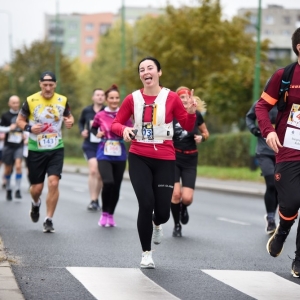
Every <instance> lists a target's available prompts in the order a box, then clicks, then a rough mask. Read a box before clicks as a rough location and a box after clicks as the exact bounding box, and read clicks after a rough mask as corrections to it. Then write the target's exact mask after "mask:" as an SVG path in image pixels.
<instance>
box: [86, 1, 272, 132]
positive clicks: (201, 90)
mask: <svg viewBox="0 0 300 300" xmlns="http://www.w3.org/2000/svg"><path fill="white" fill-rule="evenodd" d="M247 25H248V21H247V20H246V19H244V18H240V17H234V18H233V19H232V20H230V21H228V20H223V18H222V10H221V7H220V1H218V0H199V6H197V7H186V6H183V7H181V8H178V9H177V8H174V7H173V6H167V7H166V10H165V14H163V15H160V16H157V17H153V16H145V17H143V18H141V19H140V20H139V21H138V22H136V23H135V24H134V26H133V27H132V26H130V25H128V24H127V26H126V38H127V41H126V48H127V49H126V69H125V70H124V71H123V70H122V71H121V70H120V65H121V60H120V54H121V36H120V32H121V30H120V25H117V26H115V27H113V29H112V30H111V31H110V32H109V33H108V34H107V36H105V37H103V38H102V39H101V41H100V44H99V47H98V59H97V60H96V61H95V62H94V63H93V65H92V74H91V75H93V77H94V78H96V80H98V82H100V86H101V85H102V83H103V85H104V86H105V85H107V84H108V86H109V85H110V84H111V83H113V82H115V83H122V82H123V81H124V82H125V84H126V87H127V92H131V91H133V90H136V89H138V88H139V87H140V86H141V83H140V80H139V76H138V73H137V66H138V62H139V61H140V59H142V58H143V57H146V56H154V57H156V58H157V59H158V60H159V61H160V62H161V65H162V72H163V75H162V77H161V83H162V85H164V86H166V87H168V88H170V89H171V90H175V89H176V88H177V87H179V86H182V85H184V86H188V87H190V88H194V89H195V94H197V95H198V96H200V98H202V99H203V100H205V101H206V102H207V105H208V115H207V117H209V116H212V117H213V118H214V119H218V123H220V124H224V125H227V126H230V125H231V124H232V123H233V122H235V123H239V122H240V120H241V119H244V117H245V114H246V112H247V111H248V109H249V107H250V106H251V104H252V101H253V100H252V87H253V76H254V71H253V68H254V61H255V47H256V43H255V41H254V37H253V35H251V34H248V33H246V31H245V28H246V26H247ZM267 47H268V44H267V42H263V43H262V51H261V57H262V63H261V84H262V86H263V85H264V83H265V82H266V80H267V78H268V77H269V76H270V74H271V72H272V71H273V70H272V68H271V67H270V64H269V63H268V62H267V60H266V51H267ZM96 75H97V76H96ZM91 77H92V76H91ZM227 128H228V127H227Z"/></svg>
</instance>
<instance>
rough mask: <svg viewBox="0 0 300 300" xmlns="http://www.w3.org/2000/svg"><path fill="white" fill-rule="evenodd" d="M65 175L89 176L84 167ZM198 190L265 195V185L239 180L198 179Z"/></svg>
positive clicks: (66, 168)
mask: <svg viewBox="0 0 300 300" xmlns="http://www.w3.org/2000/svg"><path fill="white" fill-rule="evenodd" d="M63 173H77V174H81V175H88V168H87V167H82V166H72V165H65V166H64V168H63ZM123 178H124V179H126V180H130V178H129V174H128V171H125V173H124V176H123ZM195 188H196V189H201V190H207V191H218V192H225V193H234V194H244V195H249V196H258V197H261V196H263V195H264V194H265V189H266V187H265V184H263V183H257V182H248V181H238V180H220V179H212V178H205V177H197V179H196V184H195Z"/></svg>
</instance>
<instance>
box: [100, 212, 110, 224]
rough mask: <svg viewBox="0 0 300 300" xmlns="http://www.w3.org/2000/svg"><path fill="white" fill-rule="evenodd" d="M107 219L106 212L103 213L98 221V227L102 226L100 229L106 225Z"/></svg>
mask: <svg viewBox="0 0 300 300" xmlns="http://www.w3.org/2000/svg"><path fill="white" fill-rule="evenodd" d="M107 217H108V213H106V212H103V213H102V214H101V216H100V219H99V221H98V225H99V226H102V227H105V226H106V224H107Z"/></svg>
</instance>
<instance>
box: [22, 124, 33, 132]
mask: <svg viewBox="0 0 300 300" xmlns="http://www.w3.org/2000/svg"><path fill="white" fill-rule="evenodd" d="M31 127H32V126H31V125H29V124H26V125H25V126H24V131H28V132H31Z"/></svg>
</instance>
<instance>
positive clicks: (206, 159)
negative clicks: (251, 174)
mask: <svg viewBox="0 0 300 300" xmlns="http://www.w3.org/2000/svg"><path fill="white" fill-rule="evenodd" d="M250 135H251V134H250V133H249V132H239V133H228V134H214V135H211V136H210V137H209V139H208V140H207V141H205V142H204V143H201V144H199V145H198V149H199V159H198V162H199V165H206V166H219V167H249V162H250V155H249V148H250ZM64 144H65V155H66V156H68V157H82V156H83V153H82V149H81V146H82V139H81V138H78V139H74V138H66V139H64ZM127 145H128V144H127Z"/></svg>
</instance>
